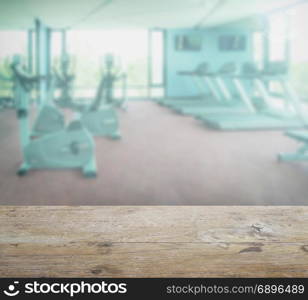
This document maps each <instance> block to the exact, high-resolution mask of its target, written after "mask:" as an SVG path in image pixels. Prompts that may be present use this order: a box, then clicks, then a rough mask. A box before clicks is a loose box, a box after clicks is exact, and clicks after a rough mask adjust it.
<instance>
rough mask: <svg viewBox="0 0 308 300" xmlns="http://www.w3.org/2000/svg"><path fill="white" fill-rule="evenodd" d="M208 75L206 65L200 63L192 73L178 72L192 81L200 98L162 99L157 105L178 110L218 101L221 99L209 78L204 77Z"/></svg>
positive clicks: (207, 66)
mask: <svg viewBox="0 0 308 300" xmlns="http://www.w3.org/2000/svg"><path fill="white" fill-rule="evenodd" d="M206 74H209V65H208V64H207V63H201V64H199V65H198V66H197V68H196V69H195V70H193V71H180V72H178V75H180V76H185V77H189V78H190V79H193V82H194V83H195V84H196V86H197V87H198V89H199V91H200V96H198V97H194V98H188V97H184V98H174V99H167V100H166V99H163V100H159V101H157V102H158V103H159V104H161V105H163V106H166V107H169V108H173V109H180V108H182V107H195V106H196V107H198V106H203V105H206V104H208V103H212V102H217V101H220V99H221V97H220V95H219V94H218V93H217V88H216V87H215V84H214V83H213V82H212V81H211V78H208V77H205V75H206Z"/></svg>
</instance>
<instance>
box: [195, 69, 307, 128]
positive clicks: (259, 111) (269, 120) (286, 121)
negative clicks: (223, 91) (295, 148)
mask: <svg viewBox="0 0 308 300" xmlns="http://www.w3.org/2000/svg"><path fill="white" fill-rule="evenodd" d="M280 71H281V70H277V68H276V67H275V66H271V65H269V66H268V68H267V69H266V70H265V71H263V72H262V71H259V70H258V69H257V68H256V67H255V65H254V64H251V63H247V64H244V66H243V70H242V75H234V78H235V79H236V88H237V90H238V92H239V94H240V96H241V98H242V100H243V101H245V102H246V103H247V104H248V103H249V107H250V110H249V111H246V112H242V113H235V112H228V113H218V114H207V115H206V116H204V117H202V118H201V120H202V122H204V123H205V124H206V125H207V126H209V127H211V128H213V129H219V130H276V129H288V128H302V127H304V126H305V121H304V119H305V117H304V116H301V115H300V107H299V105H300V103H299V102H298V100H294V94H293V95H292V94H290V93H289V94H285V95H284V96H285V97H284V98H283V99H281V100H282V101H283V102H287V101H288V105H285V107H284V109H278V108H277V107H274V106H273V105H272V102H273V101H274V99H272V97H271V96H270V95H269V93H268V90H267V88H266V85H265V82H268V81H273V80H278V81H279V82H280V83H281V84H282V85H283V86H284V87H288V84H287V82H286V80H282V77H281V73H280ZM243 83H246V85H245V86H244V85H243ZM248 91H249V92H248ZM254 91H257V92H258V98H256V97H254ZM256 99H258V100H259V103H257V101H256ZM260 99H261V105H260ZM287 107H288V109H286V108H287ZM290 108H291V109H290Z"/></svg>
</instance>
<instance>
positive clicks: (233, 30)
mask: <svg viewBox="0 0 308 300" xmlns="http://www.w3.org/2000/svg"><path fill="white" fill-rule="evenodd" d="M243 24H244V25H243ZM243 24H242V23H234V24H229V25H224V26H222V27H217V28H209V29H202V30H201V29H171V30H167V31H166V44H165V47H166V52H165V53H166V96H167V97H168V98H170V97H171V98H172V97H194V96H198V95H199V94H200V93H199V92H198V88H197V87H196V85H195V83H194V82H193V79H192V78H189V77H187V76H181V75H178V74H177V73H178V72H179V71H192V70H194V69H195V68H196V67H197V65H198V64H200V63H202V62H208V63H210V67H211V70H212V71H217V70H218V69H219V68H220V67H221V66H222V65H223V64H224V63H228V62H233V61H234V62H236V63H238V64H242V63H244V62H247V61H252V60H253V55H252V54H253V49H252V44H253V43H252V33H253V31H254V29H253V28H252V27H251V26H250V25H251V24H246V21H245V23H243ZM189 33H193V34H199V35H201V36H202V50H201V51H198V52H194V51H192V52H183V51H176V50H175V38H176V36H178V35H183V34H189ZM222 34H241V35H245V36H246V39H247V48H246V50H245V51H230V52H220V51H219V48H218V39H219V36H220V35H222Z"/></svg>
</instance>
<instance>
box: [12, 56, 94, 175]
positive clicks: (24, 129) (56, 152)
mask: <svg viewBox="0 0 308 300" xmlns="http://www.w3.org/2000/svg"><path fill="white" fill-rule="evenodd" d="M11 68H12V71H13V77H14V84H15V87H14V93H15V101H16V110H17V118H18V121H19V130H20V140H21V147H22V154H23V163H22V165H21V167H20V168H19V170H18V172H17V174H18V175H19V176H24V175H26V174H27V173H28V171H29V170H32V169H73V168H80V169H82V172H83V174H84V176H85V177H96V174H97V171H96V160H95V154H94V153H95V144H94V141H93V138H92V136H91V134H90V133H89V132H88V131H87V129H86V128H84V126H83V125H82V123H81V122H80V121H72V122H71V123H70V124H69V125H68V127H67V128H62V129H60V130H58V131H56V132H54V133H49V134H45V135H43V136H39V137H37V138H36V139H32V138H31V130H30V126H29V100H30V91H31V89H32V87H33V83H34V82H37V80H47V78H43V77H37V76H32V75H31V74H29V73H28V72H27V71H26V69H25V68H24V67H23V64H22V59H21V57H20V56H18V55H16V56H14V58H13V62H12V64H11ZM48 97H50V93H49V96H48ZM42 100H46V99H42Z"/></svg>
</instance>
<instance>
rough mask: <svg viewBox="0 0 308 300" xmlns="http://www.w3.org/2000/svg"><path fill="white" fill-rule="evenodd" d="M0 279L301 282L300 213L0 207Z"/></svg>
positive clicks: (307, 254)
mask: <svg viewBox="0 0 308 300" xmlns="http://www.w3.org/2000/svg"><path fill="white" fill-rule="evenodd" d="M0 276H1V277H4V276H8V277H19V276H22V277H31V276H37V277H48V276H52V277H97V276H99V277H200V276H201V277H227V276H231V277H307V276H308V207H1V208H0Z"/></svg>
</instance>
